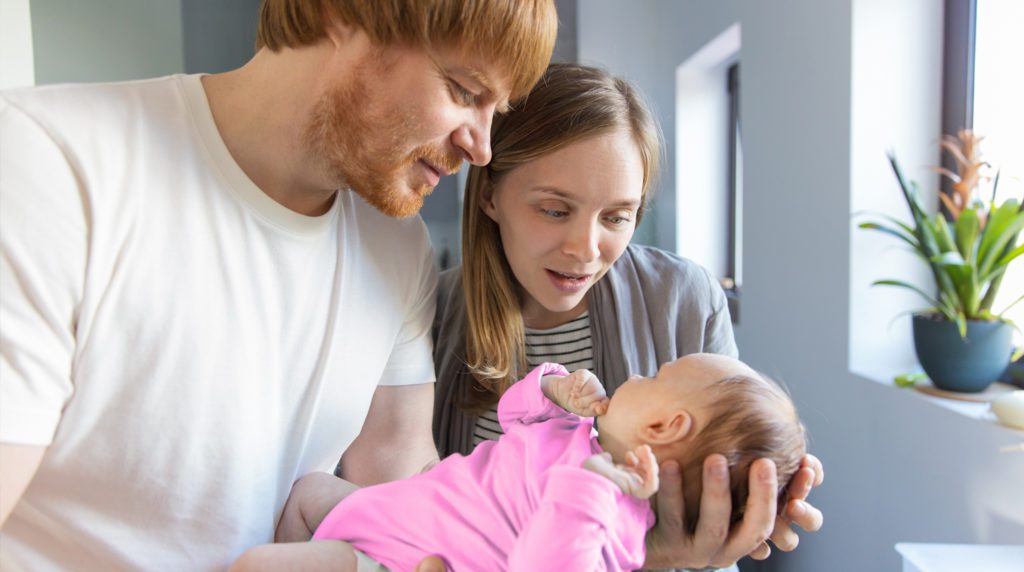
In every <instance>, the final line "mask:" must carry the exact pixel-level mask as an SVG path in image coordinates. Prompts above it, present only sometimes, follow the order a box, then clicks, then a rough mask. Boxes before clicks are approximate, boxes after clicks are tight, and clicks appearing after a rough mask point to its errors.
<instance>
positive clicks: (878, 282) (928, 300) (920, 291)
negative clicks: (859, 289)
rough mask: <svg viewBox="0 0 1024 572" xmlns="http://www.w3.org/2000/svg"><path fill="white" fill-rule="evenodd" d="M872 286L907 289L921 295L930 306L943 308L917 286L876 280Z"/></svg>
mask: <svg viewBox="0 0 1024 572" xmlns="http://www.w3.org/2000/svg"><path fill="white" fill-rule="evenodd" d="M871 285H872V286H898V287H900V288H906V289H908V290H913V291H914V292H917V293H918V294H920V295H921V297H922V298H924V299H925V300H926V301H927V302H928V303H929V304H931V305H933V306H936V307H941V306H942V304H941V303H940V302H939V301H938V300H936V299H935V298H934V297H933V296H930V295H928V294H925V292H924V290H921V289H920V288H918V287H917V286H914V285H913V284H911V283H909V282H904V281H902V280H875V281H874V282H872V283H871Z"/></svg>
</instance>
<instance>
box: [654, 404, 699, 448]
mask: <svg viewBox="0 0 1024 572" xmlns="http://www.w3.org/2000/svg"><path fill="white" fill-rule="evenodd" d="M692 429H693V416H691V415H690V412H689V411H686V410H685V409H679V410H677V411H671V412H669V413H668V414H666V415H663V416H661V417H659V418H657V419H654V420H652V421H651V422H650V423H648V424H647V425H645V426H644V428H643V439H644V441H645V442H647V443H648V444H651V445H669V444H672V443H676V442H678V441H682V440H683V439H686V438H687V437H688V436H689V435H690V432H691V430H692Z"/></svg>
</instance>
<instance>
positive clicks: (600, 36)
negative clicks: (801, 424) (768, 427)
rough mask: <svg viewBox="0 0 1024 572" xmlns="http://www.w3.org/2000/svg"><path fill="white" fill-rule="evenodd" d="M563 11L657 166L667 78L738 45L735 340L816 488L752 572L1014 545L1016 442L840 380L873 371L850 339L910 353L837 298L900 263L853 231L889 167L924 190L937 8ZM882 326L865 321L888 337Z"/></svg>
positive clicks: (832, 4) (849, 0)
mask: <svg viewBox="0 0 1024 572" xmlns="http://www.w3.org/2000/svg"><path fill="white" fill-rule="evenodd" d="M894 5H896V6H894ZM578 9H579V12H578V14H577V17H578V25H579V28H578V42H579V44H578V45H579V57H580V60H581V61H584V62H588V63H597V64H601V65H604V66H605V67H608V68H610V69H611V70H612V71H614V72H616V73H620V74H624V75H626V76H627V77H630V78H631V79H632V80H634V81H635V82H636V83H638V84H639V85H640V87H641V88H642V89H643V90H644V91H645V92H646V93H647V94H648V96H649V98H650V99H651V100H652V102H653V103H654V106H655V108H656V109H657V111H658V114H659V117H660V120H661V123H662V127H663V129H664V130H665V133H666V137H667V139H668V140H669V150H668V153H667V157H669V158H672V157H674V150H673V149H672V143H671V142H672V140H673V138H674V135H675V134H674V129H675V117H674V105H673V97H674V94H673V89H674V75H673V74H674V69H675V66H677V65H678V64H679V63H681V62H683V61H685V60H686V58H688V57H689V56H690V55H692V54H693V53H695V52H696V51H697V50H699V49H700V47H701V46H703V45H704V44H705V43H707V42H708V41H710V40H711V39H712V38H714V37H716V36H717V35H718V34H719V33H720V32H722V31H723V30H725V29H726V28H728V26H730V25H732V24H734V23H737V22H738V23H740V25H741V28H742V50H741V62H742V64H741V84H742V85H743V93H742V96H741V97H742V99H741V115H742V117H743V129H744V152H745V157H744V178H745V190H744V201H745V204H744V212H745V213H746V216H745V217H744V221H743V236H744V240H743V244H742V248H743V256H744V290H743V297H742V301H741V304H742V311H743V323H742V324H741V325H740V326H739V327H738V328H737V338H738V342H739V346H740V348H741V352H742V355H743V357H744V358H745V359H746V360H747V361H749V362H750V363H751V364H752V365H754V366H755V367H756V368H758V369H760V370H762V371H765V372H767V373H769V374H772V375H775V376H777V377H779V378H781V379H782V380H784V381H785V382H786V383H787V384H788V385H789V386H790V388H791V390H792V392H793V394H794V399H795V401H796V402H797V405H798V407H799V408H800V411H801V414H802V417H803V419H804V421H805V422H806V424H807V426H808V428H809V431H810V435H811V449H812V451H813V452H814V453H815V454H817V455H818V456H819V457H821V458H822V460H823V461H824V463H825V466H826V472H827V478H826V481H825V484H824V485H823V486H822V487H820V488H819V489H818V490H816V491H815V493H814V496H813V499H814V502H815V504H816V505H817V506H819V507H821V508H822V509H823V510H824V512H825V526H824V528H823V529H822V530H821V531H820V532H818V533H816V534H805V535H803V537H802V540H801V545H800V547H799V548H798V549H797V550H796V551H795V552H793V553H792V554H787V555H778V554H776V555H775V556H773V557H772V558H771V560H770V561H769V563H768V565H767V567H768V568H769V569H773V570H794V571H819V570H830V571H833V570H835V571H843V570H851V571H852V570H856V571H863V570H872V571H874V570H897V569H899V557H898V555H897V554H896V552H895V551H894V549H893V545H894V544H895V543H896V542H899V541H918V542H962V543H1000V542H1003V543H1009V542H1016V543H1019V542H1020V539H1021V538H1024V495H1022V494H1021V492H1020V483H1021V477H1022V475H1024V454H1020V453H1000V452H999V449H1000V448H1001V447H1004V446H1006V445H1009V444H1013V443H1019V442H1022V441H1024V433H1021V432H1018V431H1013V430H1010V429H1006V428H1002V427H999V426H996V425H993V424H991V423H988V422H984V421H979V420H975V419H969V418H967V417H964V416H962V415H960V414H958V413H955V412H953V411H950V410H948V409H946V408H942V407H938V406H936V405H935V404H934V403H932V402H929V401H926V400H924V399H923V398H921V397H920V396H919V395H917V394H916V392H914V391H912V390H897V389H895V388H893V387H892V386H891V385H889V384H888V383H879V382H876V381H874V380H873V379H874V377H876V376H864V375H860V374H857V373H853V372H852V371H851V363H850V360H851V352H852V351H853V350H854V349H856V348H860V349H859V350H858V351H856V352H853V353H855V354H858V355H860V356H861V357H860V358H858V359H859V360H860V361H861V363H860V364H859V365H858V368H857V369H859V370H860V369H864V370H868V369H871V368H872V364H870V363H865V362H869V361H870V359H871V355H872V354H871V351H870V349H869V344H868V343H867V342H866V341H864V339H863V338H864V336H872V335H874V336H879V335H891V336H892V337H893V338H895V339H900V338H902V339H904V340H905V339H906V337H907V336H909V333H908V332H907V331H906V330H902V331H901V330H899V329H895V330H892V331H890V332H886V329H885V328H888V327H889V326H888V324H887V322H885V321H883V324H884V325H882V326H879V325H877V324H876V325H869V326H864V325H863V324H861V325H859V326H858V327H854V325H855V320H853V319H851V315H857V314H858V313H860V312H871V311H872V308H871V306H872V301H873V300H875V299H873V298H871V297H868V296H866V295H864V293H863V291H861V292H860V293H858V294H857V295H856V296H854V292H853V290H855V289H858V288H860V286H861V285H864V284H867V283H870V281H871V280H873V279H874V278H876V277H877V276H876V274H878V273H879V271H880V269H879V268H878V267H877V266H876V262H877V260H878V259H879V258H880V257H883V256H888V255H889V254H890V253H892V252H893V251H894V250H896V249H893V248H891V247H889V248H885V247H883V248H882V249H881V250H879V246H880V244H878V243H872V242H871V241H870V240H868V241H867V242H864V241H862V239H861V237H860V236H859V233H856V232H854V231H853V229H852V228H851V227H852V222H851V213H852V212H853V211H854V209H855V208H856V206H857V205H864V204H871V205H873V206H877V207H879V208H881V209H882V210H889V209H891V208H892V209H894V208H896V207H895V206H894V205H892V204H891V203H889V202H888V201H889V198H888V197H891V195H892V194H893V193H896V192H897V191H896V189H895V187H893V186H892V184H891V180H890V178H889V175H888V172H887V171H886V168H887V167H886V165H885V163H884V152H885V150H886V148H887V147H892V148H894V149H896V150H898V151H899V152H900V154H901V156H903V157H904V158H905V163H906V166H907V170H908V171H910V172H912V173H913V174H915V175H916V176H917V178H920V179H921V180H922V182H923V183H925V184H926V185H927V184H928V183H927V182H928V179H927V178H926V172H925V171H924V167H925V166H926V165H928V164H929V163H932V162H933V161H934V157H935V155H934V153H933V152H932V150H933V147H931V145H933V144H934V135H935V134H936V133H937V131H936V129H937V127H936V125H937V123H936V124H932V123H931V122H932V121H933V119H934V121H935V122H937V121H938V117H937V110H938V102H937V98H938V96H939V93H938V88H937V86H938V80H937V78H938V76H937V69H938V67H937V66H938V65H939V61H938V58H939V57H940V55H939V54H941V51H940V50H939V49H938V48H939V45H940V44H939V42H940V41H941V35H940V33H941V19H940V17H941V10H942V2H941V0H903V1H902V2H898V3H893V2H884V1H882V0H828V1H821V0H785V1H781V0H780V1H775V2H763V1H759V0H718V1H714V2H712V1H710V0H685V1H681V0H677V1H669V0H654V1H648V2H644V3H628V4H627V3H620V2H614V1H610V0H586V1H585V2H579V3H578ZM873 43H874V44H873ZM893 50H895V51H893ZM887 59H888V60H896V61H892V62H890V63H887ZM871 66H881V70H884V71H874V72H873V71H872V70H871ZM901 74H902V75H901ZM933 88H934V89H933ZM866 97H867V98H868V99H867V100H865V99H864V98H866ZM855 98H856V99H855ZM672 170H673V169H672V167H671V165H670V166H669V168H668V172H667V173H665V179H664V180H665V181H666V182H665V183H664V184H663V185H662V195H661V196H659V197H658V203H657V205H656V208H657V211H656V213H654V214H655V215H656V216H655V217H653V218H656V222H657V228H656V233H655V242H656V243H657V244H659V245H669V246H671V245H672V244H673V240H674V237H675V230H676V229H675V223H674V221H672V220H668V219H670V218H671V217H672V214H671V213H674V211H675V201H674V197H672V196H671V189H674V188H675V178H676V177H678V176H685V174H679V173H673V172H672ZM865 193H866V195H865ZM874 193H881V194H878V195H875V194H874ZM865 197H867V198H865ZM872 197H873V198H872ZM892 212H894V213H898V211H897V210H893V211H892ZM863 249H868V250H867V251H864V250H863ZM872 249H874V250H872ZM866 252H867V253H869V254H866ZM870 253H873V254H870ZM871 256H875V259H874V262H873V261H872V258H871ZM882 270H884V269H882ZM887 294H890V292H887V291H884V290H877V292H873V293H872V294H871V296H875V295H877V296H880V297H881V296H884V295H887ZM902 303H909V304H910V306H906V307H905V308H904V309H909V308H911V307H914V306H915V305H917V302H916V301H904V302H902ZM854 304H856V305H854ZM890 310H891V309H889V308H885V309H883V310H882V311H881V313H880V314H876V316H875V318H872V319H877V317H878V316H880V315H884V316H886V318H887V319H891V317H892V316H893V314H892V313H891V311H890ZM854 338H856V340H855V339H854ZM866 348H867V349H866ZM903 357H904V358H906V356H905V354H904V356H903ZM890 365H891V364H890ZM894 372H895V371H894V370H892V369H889V373H888V374H887V375H886V376H885V377H878V379H882V380H883V381H884V380H887V379H889V378H890V377H891V375H892V373H894ZM742 566H743V568H744V569H751V568H753V566H751V565H750V564H749V563H746V562H745V563H743V564H742Z"/></svg>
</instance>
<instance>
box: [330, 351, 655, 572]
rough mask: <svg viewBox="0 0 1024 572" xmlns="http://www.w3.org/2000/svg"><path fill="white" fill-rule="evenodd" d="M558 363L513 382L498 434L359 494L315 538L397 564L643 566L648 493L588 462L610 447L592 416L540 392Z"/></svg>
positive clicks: (561, 571)
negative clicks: (623, 485)
mask: <svg viewBox="0 0 1024 572" xmlns="http://www.w3.org/2000/svg"><path fill="white" fill-rule="evenodd" d="M551 374H554V375H567V374H568V372H567V371H566V370H565V368H563V367H562V366H560V365H556V364H543V365H541V366H539V367H537V368H536V369H534V370H533V371H532V372H530V374H529V375H527V376H526V377H525V378H524V379H523V380H522V381H520V382H519V383H515V384H513V385H512V387H511V388H509V390H508V391H506V392H505V395H503V396H502V398H501V401H499V402H498V419H499V421H500V422H501V427H502V429H503V430H504V431H505V435H504V436H502V437H501V439H500V440H498V441H496V442H494V441H489V442H485V443H482V444H480V445H479V446H478V447H477V448H476V449H475V450H474V451H473V452H472V454H470V455H469V456H465V457H464V456H462V455H452V456H451V457H448V458H447V459H445V460H443V461H442V462H441V463H439V464H438V465H436V466H435V467H434V468H433V469H431V470H430V471H428V472H427V473H424V474H421V475H416V476H414V477H412V478H411V479H406V480H403V481H395V482H391V483H385V484H383V485H378V486H374V487H368V488H365V489H361V490H359V491H357V492H355V493H353V494H352V495H350V496H349V497H348V498H346V499H345V500H344V501H342V502H340V503H338V505H337V506H335V507H334V509H332V510H331V512H330V513H329V514H328V515H327V517H326V518H324V521H323V522H322V523H321V524H320V527H319V528H318V529H317V530H316V533H315V534H314V535H313V538H314V539H318V540H319V539H338V540H346V541H348V542H350V543H352V545H354V546H355V547H356V548H357V549H359V550H361V551H362V552H364V553H366V554H367V555H369V556H371V557H373V558H374V559H376V560H377V561H379V562H380V563H381V564H384V565H385V566H387V567H388V568H389V569H390V570H391V571H392V572H404V571H406V570H412V569H413V567H415V566H416V564H417V563H419V561H420V560H422V559H423V557H425V556H427V555H429V554H437V555H439V556H441V557H442V558H443V559H444V560H445V562H447V564H448V566H449V570H451V571H452V572H463V571H466V572H468V571H473V572H476V571H479V572H485V571H501V570H514V571H530V572H540V571H544V570H552V571H558V572H582V571H587V572H589V571H591V570H595V571H596V570H608V571H616V570H634V569H637V568H640V567H641V566H642V565H643V561H644V535H645V534H646V532H647V529H648V528H650V527H651V526H652V525H653V524H654V513H653V512H652V511H651V507H650V503H649V502H648V501H646V500H639V499H637V498H635V497H632V496H630V495H627V494H624V493H622V491H620V490H619V488H618V487H617V486H616V485H614V484H613V483H612V482H611V481H610V480H608V479H607V478H605V477H602V476H600V475H597V474H595V473H592V472H590V471H588V470H586V469H584V468H583V467H582V464H583V461H585V460H586V459H587V458H588V457H590V456H591V455H594V454H597V453H601V452H602V449H601V447H600V445H599V444H598V442H597V432H596V431H595V430H594V421H593V419H584V418H581V417H579V416H577V415H573V414H571V413H568V412H567V411H565V410H563V409H562V408H560V407H558V406H557V405H555V404H554V403H552V402H551V401H550V400H549V399H548V398H547V397H545V396H544V394H543V392H542V391H541V389H540V379H541V377H542V376H545V375H551Z"/></svg>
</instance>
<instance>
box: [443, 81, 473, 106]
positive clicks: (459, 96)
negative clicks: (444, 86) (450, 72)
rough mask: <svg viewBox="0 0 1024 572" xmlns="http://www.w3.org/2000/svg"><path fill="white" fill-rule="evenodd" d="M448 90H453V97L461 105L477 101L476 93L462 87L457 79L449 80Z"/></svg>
mask: <svg viewBox="0 0 1024 572" xmlns="http://www.w3.org/2000/svg"><path fill="white" fill-rule="evenodd" d="M448 91H450V92H451V94H452V99H454V100H455V102H456V103H459V104H461V105H472V104H473V102H474V101H476V95H475V94H474V93H473V92H471V91H469V90H468V89H466V88H464V87H462V85H460V84H459V82H457V81H451V80H449V81H448Z"/></svg>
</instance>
